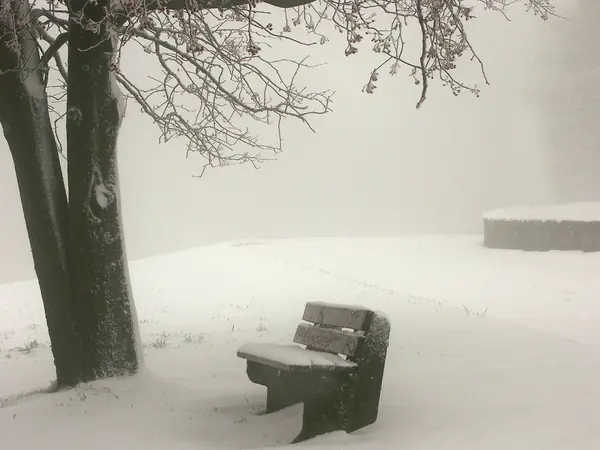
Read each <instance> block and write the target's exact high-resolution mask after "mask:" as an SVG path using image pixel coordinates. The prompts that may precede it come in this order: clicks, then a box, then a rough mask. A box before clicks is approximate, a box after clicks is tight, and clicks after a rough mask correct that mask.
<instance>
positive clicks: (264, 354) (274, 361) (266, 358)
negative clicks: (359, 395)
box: [237, 344, 357, 371]
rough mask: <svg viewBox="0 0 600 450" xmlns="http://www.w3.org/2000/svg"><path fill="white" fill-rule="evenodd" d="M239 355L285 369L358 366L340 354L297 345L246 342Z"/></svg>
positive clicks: (353, 367) (341, 368)
mask: <svg viewBox="0 0 600 450" xmlns="http://www.w3.org/2000/svg"><path fill="white" fill-rule="evenodd" d="M237 355H238V356H239V357H240V358H244V359H247V360H249V361H254V362H257V363H260V364H265V365H267V366H269V367H273V368H275V369H279V370H284V371H292V370H294V369H307V368H316V369H322V370H331V371H337V370H352V369H355V368H356V367H357V365H356V363H354V362H352V361H346V360H345V359H344V358H342V357H340V356H338V355H331V354H329V353H323V352H318V351H312V350H305V349H303V348H302V347H299V346H297V345H279V344H246V345H243V346H242V347H240V348H239V350H238V352H237Z"/></svg>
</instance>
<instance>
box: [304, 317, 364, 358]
mask: <svg viewBox="0 0 600 450" xmlns="http://www.w3.org/2000/svg"><path fill="white" fill-rule="evenodd" d="M363 339H364V337H363V336H361V335H359V334H357V333H354V332H351V331H342V330H335V329H332V328H319V327H314V326H311V325H308V324H306V323H301V324H300V325H298V328H297V329H296V335H295V336H294V342H295V343H297V344H303V345H306V346H307V347H309V348H310V349H317V350H321V351H325V352H329V353H341V354H342V355H346V356H354V355H355V354H356V351H357V350H358V346H359V344H360V342H361V340H363Z"/></svg>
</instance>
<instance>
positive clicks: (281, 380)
mask: <svg viewBox="0 0 600 450" xmlns="http://www.w3.org/2000/svg"><path fill="white" fill-rule="evenodd" d="M247 373H248V378H250V381H252V382H253V383H256V384H260V385H263V386H265V387H266V388H267V411H266V413H267V414H269V413H272V412H275V411H279V410H280V409H283V408H287V407H288V406H292V405H295V404H296V403H300V402H301V401H302V400H301V398H300V395H299V394H298V392H297V391H295V390H294V386H295V384H296V383H294V380H293V379H291V378H290V377H289V375H288V374H287V373H285V372H280V371H279V370H277V369H274V368H273V367H269V366H265V365H262V364H259V363H256V362H253V361H248V366H247Z"/></svg>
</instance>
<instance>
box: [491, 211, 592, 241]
mask: <svg viewBox="0 0 600 450" xmlns="http://www.w3.org/2000/svg"><path fill="white" fill-rule="evenodd" d="M483 226H484V232H483V234H484V245H485V246H486V247H487V248H499V249H517V250H529V251H548V250H581V251H585V252H596V251H600V202H597V203H593V202H587V203H571V204H565V205H552V206H519V207H513V208H507V209H499V210H494V211H489V212H487V213H485V214H484V215H483Z"/></svg>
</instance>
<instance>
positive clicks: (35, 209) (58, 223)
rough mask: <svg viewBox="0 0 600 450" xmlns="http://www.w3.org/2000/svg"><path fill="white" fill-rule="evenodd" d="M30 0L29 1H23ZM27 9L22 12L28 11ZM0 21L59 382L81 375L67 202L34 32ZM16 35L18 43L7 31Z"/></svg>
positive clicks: (22, 188)
mask: <svg viewBox="0 0 600 450" xmlns="http://www.w3.org/2000/svg"><path fill="white" fill-rule="evenodd" d="M25 3H26V2H25ZM25 13H26V11H25V9H23V10H22V11H21V17H25ZM4 31H5V30H2V29H1V27H0V36H1V39H0V123H1V124H2V129H3V131H4V136H5V137H6V140H7V142H8V145H9V148H10V150H11V153H12V157H13V160H14V164H15V171H16V175H17V181H18V185H19V193H20V196H21V203H22V205H23V212H24V215H25V222H26V225H27V231H28V234H29V240H30V243H31V251H32V254H33V261H34V264H35V270H36V273H37V277H38V282H39V285H40V290H41V293H42V299H43V302H44V310H45V313H46V321H47V324H48V332H49V335H50V342H51V345H52V353H53V356H54V364H55V366H56V376H57V384H58V387H64V386H69V385H71V386H72V385H74V384H75V383H77V381H78V379H79V369H78V367H77V366H78V364H77V362H78V358H77V356H76V351H77V345H76V339H75V334H74V332H73V325H72V318H71V314H70V302H71V298H72V297H71V291H70V280H69V271H68V264H67V246H68V242H67V226H68V204H67V196H66V193H65V186H64V182H63V176H62V172H61V169H60V164H59V159H58V158H59V157H58V151H57V148H56V141H55V139H54V134H53V132H52V126H51V122H50V117H49V114H48V99H47V97H46V94H45V90H44V85H43V79H42V77H43V73H42V71H41V69H40V56H39V52H38V48H37V46H36V41H35V38H34V36H32V35H31V34H30V33H27V32H26V31H23V30H21V31H20V32H19V33H14V34H13V33H8V34H7V33H5V32H4ZM14 35H17V36H18V39H19V44H20V45H19V49H18V50H15V47H14V46H10V45H9V41H8V37H7V36H11V37H12V36H14Z"/></svg>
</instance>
